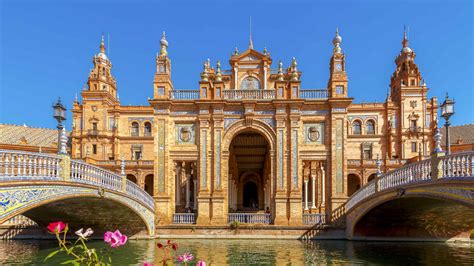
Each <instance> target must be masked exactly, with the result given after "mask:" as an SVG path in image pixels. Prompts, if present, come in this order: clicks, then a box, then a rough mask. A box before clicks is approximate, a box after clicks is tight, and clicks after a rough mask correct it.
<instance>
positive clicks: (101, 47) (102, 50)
mask: <svg viewBox="0 0 474 266" xmlns="http://www.w3.org/2000/svg"><path fill="white" fill-rule="evenodd" d="M100 52H101V53H103V54H105V44H104V33H102V40H101V41H100Z"/></svg>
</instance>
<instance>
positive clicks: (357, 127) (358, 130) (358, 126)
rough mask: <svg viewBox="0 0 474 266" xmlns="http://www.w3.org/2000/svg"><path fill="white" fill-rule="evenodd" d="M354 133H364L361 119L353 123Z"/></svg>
mask: <svg viewBox="0 0 474 266" xmlns="http://www.w3.org/2000/svg"><path fill="white" fill-rule="evenodd" d="M352 134H354V135H360V134H362V126H361V124H360V121H354V122H353V123H352Z"/></svg>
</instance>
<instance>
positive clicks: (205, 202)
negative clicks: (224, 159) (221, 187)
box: [196, 104, 212, 225]
mask: <svg viewBox="0 0 474 266" xmlns="http://www.w3.org/2000/svg"><path fill="white" fill-rule="evenodd" d="M198 121H199V146H198V147H199V164H198V180H199V186H198V188H199V192H198V195H197V204H198V218H197V221H196V223H197V224H198V225H208V224H210V223H211V215H212V207H211V190H210V188H211V186H212V184H210V182H211V173H212V165H211V157H212V150H211V138H210V135H211V132H210V130H211V128H210V123H209V121H210V114H209V105H208V104H201V105H199V116H198Z"/></svg>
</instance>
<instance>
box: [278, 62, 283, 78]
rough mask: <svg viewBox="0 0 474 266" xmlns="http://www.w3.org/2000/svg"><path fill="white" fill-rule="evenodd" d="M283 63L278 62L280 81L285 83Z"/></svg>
mask: <svg viewBox="0 0 474 266" xmlns="http://www.w3.org/2000/svg"><path fill="white" fill-rule="evenodd" d="M283 78H284V77H283V62H282V61H281V60H280V62H278V80H279V81H283Z"/></svg>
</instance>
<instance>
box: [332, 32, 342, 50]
mask: <svg viewBox="0 0 474 266" xmlns="http://www.w3.org/2000/svg"><path fill="white" fill-rule="evenodd" d="M341 43H342V37H341V36H340V35H339V27H336V36H334V39H332V44H333V45H334V49H333V53H335V54H340V53H341V52H342V49H341V46H340V45H341Z"/></svg>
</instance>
